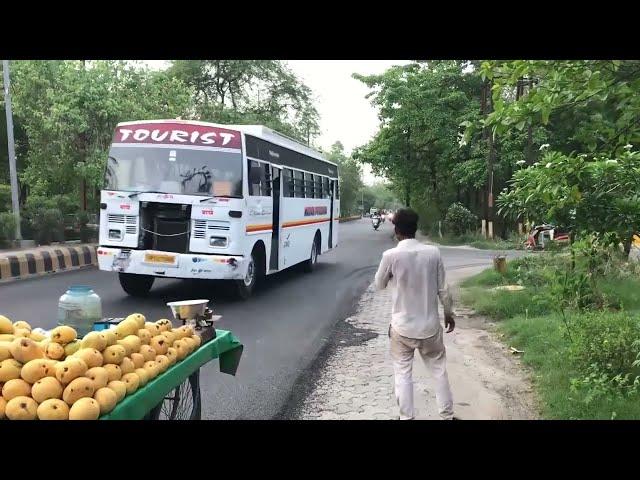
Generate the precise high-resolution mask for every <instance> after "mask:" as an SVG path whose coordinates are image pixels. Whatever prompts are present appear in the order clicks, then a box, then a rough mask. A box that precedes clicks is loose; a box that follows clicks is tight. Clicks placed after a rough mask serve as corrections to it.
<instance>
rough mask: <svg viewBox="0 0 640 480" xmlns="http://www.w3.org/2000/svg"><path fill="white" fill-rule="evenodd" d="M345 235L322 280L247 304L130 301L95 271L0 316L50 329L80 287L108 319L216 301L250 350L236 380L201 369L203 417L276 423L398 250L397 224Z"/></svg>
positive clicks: (69, 276)
mask: <svg viewBox="0 0 640 480" xmlns="http://www.w3.org/2000/svg"><path fill="white" fill-rule="evenodd" d="M340 234H341V239H340V241H341V243H340V245H339V246H338V248H337V249H335V250H334V251H332V252H329V253H328V254H325V255H322V256H321V257H320V258H319V263H318V266H317V269H316V271H314V272H313V273H311V274H304V273H302V272H300V271H297V270H295V269H292V270H290V271H285V272H282V273H280V274H277V275H275V276H270V277H269V278H268V279H267V281H266V282H265V285H264V286H263V288H262V289H261V290H260V291H259V292H258V293H257V294H256V295H255V296H254V297H253V298H252V299H250V300H248V301H246V302H242V301H237V300H234V299H233V298H232V297H230V296H229V295H228V294H224V293H223V292H221V289H220V286H219V285H218V284H217V283H215V282H208V283H204V284H202V283H201V284H194V283H192V282H185V281H180V280H169V279H161V280H157V281H156V284H155V285H154V287H153V290H152V292H151V295H150V296H149V297H148V298H145V299H134V298H131V297H128V296H127V295H126V294H124V293H123V292H122V290H121V288H120V284H119V283H118V279H117V276H116V275H115V274H113V273H109V272H100V271H98V270H96V269H89V270H82V271H76V272H69V273H62V274H58V275H52V276H50V277H43V278H36V279H32V280H24V281H18V282H14V283H9V284H3V285H0V314H4V315H7V316H9V318H12V319H13V320H14V321H15V320H27V321H29V322H30V323H31V324H32V325H33V326H39V327H43V328H52V327H54V326H55V317H56V306H57V300H58V298H59V296H60V295H62V294H63V293H64V291H65V290H66V288H67V287H68V286H69V285H73V284H83V285H90V286H92V287H93V288H94V290H95V291H96V292H97V293H98V295H100V297H101V299H102V309H103V315H104V316H108V317H122V316H126V315H128V314H129V313H132V312H142V313H144V314H145V315H146V316H147V318H149V319H154V320H155V319H159V318H165V317H167V316H169V315H170V311H169V309H168V308H167V307H166V306H165V303H166V302H169V301H174V300H184V299H189V298H209V299H211V300H212V304H213V308H214V311H215V312H216V313H217V314H221V315H223V320H222V321H221V322H220V323H219V324H218V326H219V328H222V329H228V330H231V331H233V333H234V334H235V335H236V336H237V337H238V338H240V340H241V341H242V343H243V344H244V346H245V348H244V353H243V357H242V360H241V363H240V367H239V369H238V372H237V375H236V376H235V377H231V376H228V375H224V374H221V373H220V372H219V371H218V364H217V361H216V362H211V363H210V364H208V365H207V366H205V367H203V369H202V371H201V373H202V374H201V389H202V392H203V410H202V414H203V418H205V419H269V418H272V417H274V416H275V415H276V414H277V413H278V412H279V411H280V409H281V408H282V406H283V404H284V402H286V400H287V398H289V395H290V393H291V389H292V387H293V385H294V383H295V382H296V381H297V380H298V381H299V380H300V379H299V377H300V375H305V371H306V369H307V367H308V366H309V365H312V362H313V360H314V359H315V358H316V356H317V355H318V353H319V352H320V351H321V349H322V347H323V346H324V345H325V343H326V342H327V339H328V337H329V336H330V335H331V331H332V327H333V326H334V325H335V323H336V322H337V321H338V320H342V319H344V318H345V317H346V316H348V315H349V314H350V313H351V310H352V308H353V306H354V305H355V304H356V303H357V299H358V298H359V297H360V295H361V294H362V293H363V291H364V289H365V288H366V287H367V285H368V284H369V283H370V281H371V279H372V276H373V274H374V273H375V269H376V267H377V265H378V262H379V259H380V256H381V254H382V252H383V251H384V250H385V249H387V248H390V247H392V246H393V245H394V242H393V240H392V239H391V225H390V224H389V222H386V223H385V224H384V225H383V226H382V228H381V229H380V230H379V231H377V232H375V231H373V229H372V228H371V224H370V222H369V220H367V219H365V220H361V221H356V222H351V223H345V224H342V225H341V226H340ZM442 252H443V257H444V261H445V266H446V267H447V269H455V268H462V267H466V266H472V265H481V264H489V263H490V262H491V259H492V257H493V255H494V253H493V252H489V251H480V250H475V249H461V248H447V247H442ZM302 380H304V379H302Z"/></svg>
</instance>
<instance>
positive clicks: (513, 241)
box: [429, 235, 524, 250]
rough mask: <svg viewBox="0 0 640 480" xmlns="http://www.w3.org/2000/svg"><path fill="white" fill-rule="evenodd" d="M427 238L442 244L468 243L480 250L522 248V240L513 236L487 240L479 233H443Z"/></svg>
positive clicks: (458, 244) (457, 244)
mask: <svg viewBox="0 0 640 480" xmlns="http://www.w3.org/2000/svg"><path fill="white" fill-rule="evenodd" d="M429 240H430V241H432V242H434V243H438V244H440V245H444V246H462V245H468V246H470V247H473V248H478V249H481V250H518V249H522V244H523V242H524V240H520V239H519V238H515V237H514V238H510V239H508V240H504V239H502V238H497V239H494V240H489V239H486V238H484V237H483V236H481V235H461V236H458V237H453V236H447V235H445V236H443V237H442V238H440V237H438V236H435V237H433V236H431V237H429Z"/></svg>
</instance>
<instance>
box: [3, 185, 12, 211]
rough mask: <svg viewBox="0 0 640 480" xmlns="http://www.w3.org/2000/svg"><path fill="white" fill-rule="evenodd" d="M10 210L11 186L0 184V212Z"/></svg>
mask: <svg viewBox="0 0 640 480" xmlns="http://www.w3.org/2000/svg"><path fill="white" fill-rule="evenodd" d="M10 210H11V186H9V185H4V184H0V212H8V211H10Z"/></svg>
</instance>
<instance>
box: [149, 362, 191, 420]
mask: <svg viewBox="0 0 640 480" xmlns="http://www.w3.org/2000/svg"><path fill="white" fill-rule="evenodd" d="M201 406H202V405H201V398H200V370H197V371H196V372H194V373H192V374H191V375H190V376H189V378H188V379H187V380H185V381H184V382H183V383H182V384H180V385H179V386H178V387H176V388H175V389H174V390H173V391H172V392H170V393H169V394H167V396H166V397H164V400H163V401H162V402H160V403H159V404H158V405H157V406H156V407H155V408H154V409H153V410H152V411H151V413H150V414H149V419H150V420H200V418H201Z"/></svg>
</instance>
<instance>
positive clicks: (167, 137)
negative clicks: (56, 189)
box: [98, 120, 340, 298]
mask: <svg viewBox="0 0 640 480" xmlns="http://www.w3.org/2000/svg"><path fill="white" fill-rule="evenodd" d="M100 208H101V211H100V246H99V247H98V263H99V266H100V270H107V271H114V272H118V274H119V277H120V283H121V285H122V288H123V289H124V291H125V292H127V293H128V294H130V295H134V296H137V295H145V294H147V293H148V292H149V290H150V289H151V287H152V285H153V282H154V279H155V278H156V277H163V278H188V279H225V280H230V281H233V282H234V284H235V286H236V288H237V292H238V294H239V295H240V296H241V297H243V298H248V297H249V296H250V295H251V293H252V292H253V291H254V288H255V286H256V284H257V283H258V282H259V281H260V280H261V278H262V277H263V276H264V275H269V274H272V273H275V272H278V271H280V270H283V269H285V268H288V267H291V266H293V265H297V264H303V265H304V267H305V270H307V271H311V270H313V268H314V265H315V264H316V261H317V256H318V255H320V254H322V253H325V252H327V251H329V250H331V249H332V248H334V247H336V246H337V244H338V219H339V217H340V202H339V189H338V168H337V166H336V165H335V164H334V163H331V162H328V161H327V160H325V159H324V158H323V157H322V155H321V154H319V153H318V152H316V151H314V150H312V149H310V148H308V147H306V146H304V145H302V144H300V143H298V142H297V141H295V140H292V139H290V138H288V137H286V136H284V135H281V134H279V133H277V132H274V131H273V130H271V129H269V128H267V127H264V126H260V125H217V124H212V123H204V122H196V121H185V120H155V121H139V122H125V123H120V124H118V126H117V127H116V132H115V135H114V138H113V142H112V144H111V149H110V151H109V159H108V162H107V168H106V174H105V189H104V190H103V191H102V193H101V204H100Z"/></svg>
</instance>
